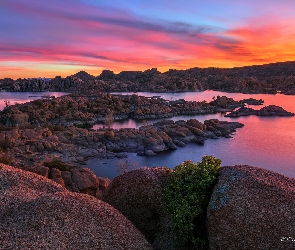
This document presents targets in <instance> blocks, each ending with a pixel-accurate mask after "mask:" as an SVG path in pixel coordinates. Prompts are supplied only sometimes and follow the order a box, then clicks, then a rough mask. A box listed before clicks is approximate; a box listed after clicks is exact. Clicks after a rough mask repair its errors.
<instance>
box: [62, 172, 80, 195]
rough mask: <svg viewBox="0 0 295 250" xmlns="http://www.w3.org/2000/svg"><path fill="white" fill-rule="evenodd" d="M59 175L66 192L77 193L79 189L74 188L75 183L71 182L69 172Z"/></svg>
mask: <svg viewBox="0 0 295 250" xmlns="http://www.w3.org/2000/svg"><path fill="white" fill-rule="evenodd" d="M61 175H62V178H63V180H64V184H65V187H66V188H67V190H69V191H72V192H77V193H79V189H78V188H77V187H76V185H75V183H74V182H73V180H72V173H71V171H61Z"/></svg>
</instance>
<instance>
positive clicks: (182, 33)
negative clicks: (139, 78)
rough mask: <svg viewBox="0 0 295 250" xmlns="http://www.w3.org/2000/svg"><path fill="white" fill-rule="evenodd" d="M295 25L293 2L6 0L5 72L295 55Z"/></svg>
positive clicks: (46, 73) (0, 49)
mask: <svg viewBox="0 0 295 250" xmlns="http://www.w3.org/2000/svg"><path fill="white" fill-rule="evenodd" d="M98 2H99V3H98ZM294 23H295V4H294V3H292V0H282V1H276V0H261V1H254V0H249V1H247V2H245V1H235V2H234V3H232V1H229V0H220V1H218V3H216V1H213V0H208V1H206V2H205V3H201V1H194V0H187V1H186V4H183V3H179V1H174V0H170V1H167V0H163V1H156V0H149V1H145V0H135V1H132V3H130V1H129V2H128V1H126V0H114V1H107V0H101V1H94V0H71V1H68V0H52V1H50V2H49V1H45V0H14V1H10V0H2V1H1V2H0V25H1V29H0V55H1V56H0V78H5V77H10V78H13V79H16V78H30V77H48V78H52V77H55V76H57V75H59V76H62V77H65V76H68V75H72V74H74V73H77V72H78V71H81V70H84V71H86V72H88V73H90V74H92V75H95V76H97V75H99V74H100V73H101V71H102V70H104V69H109V70H112V71H114V72H115V73H119V72H121V71H124V70H142V71H143V70H146V69H150V68H157V69H158V70H159V71H161V72H164V71H167V70H169V69H188V68H192V67H200V68H206V67H220V68H232V67H240V66H249V65H261V64H267V63H275V62H284V61H294V60H295V31H294V29H293V26H294Z"/></svg>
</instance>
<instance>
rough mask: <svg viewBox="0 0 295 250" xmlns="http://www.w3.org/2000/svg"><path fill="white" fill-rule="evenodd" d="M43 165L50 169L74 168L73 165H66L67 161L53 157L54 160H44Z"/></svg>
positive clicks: (65, 169)
mask: <svg viewBox="0 0 295 250" xmlns="http://www.w3.org/2000/svg"><path fill="white" fill-rule="evenodd" d="M43 165H44V166H45V167H48V168H50V169H52V168H57V169H59V170H60V171H70V170H72V169H73V168H74V167H73V166H71V165H68V164H67V163H65V162H63V161H62V160H60V159H54V160H52V161H49V162H44V163H43Z"/></svg>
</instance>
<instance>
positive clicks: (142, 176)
mask: <svg viewBox="0 0 295 250" xmlns="http://www.w3.org/2000/svg"><path fill="white" fill-rule="evenodd" d="M167 178H168V174H167V169H166V168H140V169H137V170H133V171H129V172H127V173H124V174H122V175H119V176H117V177H116V178H115V179H114V180H113V181H112V182H111V184H110V186H109V187H108V188H107V189H106V190H105V193H104V195H103V198H102V199H103V200H104V201H106V202H107V203H109V204H111V205H112V206H113V207H115V208H116V209H118V210H119V211H120V212H121V213H122V214H124V215H125V216H126V217H127V218H128V219H129V220H131V221H132V222H133V224H134V225H135V226H136V227H137V228H138V229H139V230H140V231H141V232H142V233H143V235H144V236H145V237H146V239H147V240H148V241H149V242H150V243H151V244H152V246H153V248H154V249H163V250H165V249H171V250H173V249H176V242H175V240H176V236H175V232H174V231H173V227H172V221H171V218H170V216H169V214H168V213H167V210H166V206H165V204H164V201H163V200H162V192H163V187H164V186H165V183H166V181H167Z"/></svg>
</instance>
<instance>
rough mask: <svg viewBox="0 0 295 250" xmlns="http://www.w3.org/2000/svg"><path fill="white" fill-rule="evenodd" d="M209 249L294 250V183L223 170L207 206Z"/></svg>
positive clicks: (268, 174)
mask: <svg viewBox="0 0 295 250" xmlns="http://www.w3.org/2000/svg"><path fill="white" fill-rule="evenodd" d="M207 212H208V215H207V216H208V217H207V226H208V233H209V244H210V249H233V250H234V249H290V250H291V249H294V247H295V243H294V242H295V217H294V214H295V179H292V178H288V177H285V176H283V175H280V174H277V173H274V172H272V171H269V170H264V169H260V168H255V167H250V166H234V167H222V168H221V172H220V176H219V179H218V183H217V185H216V187H215V189H214V191H213V194H212V197H211V201H210V203H209V206H208V210H207Z"/></svg>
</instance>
